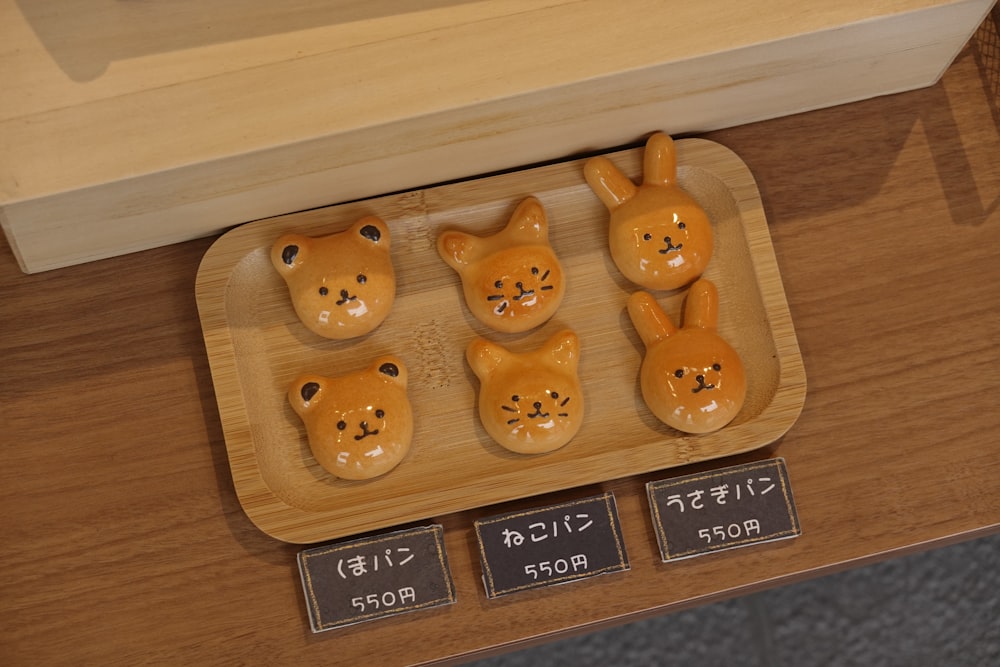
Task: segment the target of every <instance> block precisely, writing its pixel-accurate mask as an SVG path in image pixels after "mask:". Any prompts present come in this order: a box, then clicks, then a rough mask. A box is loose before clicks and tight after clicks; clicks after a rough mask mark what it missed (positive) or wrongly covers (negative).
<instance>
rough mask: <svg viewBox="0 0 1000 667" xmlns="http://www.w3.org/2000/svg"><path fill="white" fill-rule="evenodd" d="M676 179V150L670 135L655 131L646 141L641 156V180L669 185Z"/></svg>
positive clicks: (651, 183) (652, 183)
mask: <svg viewBox="0 0 1000 667" xmlns="http://www.w3.org/2000/svg"><path fill="white" fill-rule="evenodd" d="M676 180H677V151H676V150H675V149H674V140H673V139H672V138H670V135H668V134H664V133H662V132H657V133H656V134H654V135H653V136H651V137H650V138H649V139H648V140H647V141H646V150H645V152H644V153H643V156H642V182H643V183H645V184H647V185H671V184H673V182H674V181H676Z"/></svg>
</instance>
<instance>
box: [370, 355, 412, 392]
mask: <svg viewBox="0 0 1000 667" xmlns="http://www.w3.org/2000/svg"><path fill="white" fill-rule="evenodd" d="M371 367H372V369H374V370H375V371H376V372H377V373H378V374H379V375H378V377H379V378H380V379H381V380H383V381H384V382H391V383H392V384H397V385H399V386H400V387H402V388H403V389H406V381H407V378H408V376H409V374H408V373H407V370H406V365H405V364H404V363H403V360H402V359H400V358H399V357H393V356H385V357H379V358H378V359H376V360H375V361H374V362H373V363H372V365H371Z"/></svg>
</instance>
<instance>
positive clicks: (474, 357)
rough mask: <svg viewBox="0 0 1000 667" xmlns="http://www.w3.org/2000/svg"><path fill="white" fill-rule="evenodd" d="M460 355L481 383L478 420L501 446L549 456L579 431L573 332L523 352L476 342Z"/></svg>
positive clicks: (576, 345) (579, 392)
mask: <svg viewBox="0 0 1000 667" xmlns="http://www.w3.org/2000/svg"><path fill="white" fill-rule="evenodd" d="M465 356H466V360H467V361H468V362H469V366H470V367H471V368H472V370H473V372H474V373H475V374H476V377H478V378H479V381H480V387H479V419H480V421H481V422H482V424H483V428H485V429H486V432H487V433H488V434H489V435H490V437H491V438H493V439H494V440H495V441H496V442H497V443H499V444H500V445H502V446H503V447H505V448H507V449H509V450H511V451H513V452H518V453H520V454H541V453H543V452H551V451H553V450H556V449H559V448H560V447H562V446H563V445H565V444H566V443H568V442H569V441H570V440H571V439H572V438H573V436H574V435H576V433H577V431H579V430H580V425H581V424H582V423H583V391H582V389H581V387H580V380H579V378H578V376H577V368H578V366H579V362H580V341H579V339H578V338H577V335H576V334H575V333H573V332H572V331H563V332H561V333H557V334H555V335H554V336H552V337H551V338H549V339H548V340H547V341H546V342H545V343H544V344H543V345H542V346H541V347H540V348H538V349H537V350H533V351H529V352H522V353H516V352H511V351H510V350H508V349H507V348H505V347H503V346H501V345H498V344H496V343H493V342H490V341H488V340H486V339H484V338H476V339H475V340H473V341H472V342H471V343H470V344H469V346H468V348H467V349H466V355H465Z"/></svg>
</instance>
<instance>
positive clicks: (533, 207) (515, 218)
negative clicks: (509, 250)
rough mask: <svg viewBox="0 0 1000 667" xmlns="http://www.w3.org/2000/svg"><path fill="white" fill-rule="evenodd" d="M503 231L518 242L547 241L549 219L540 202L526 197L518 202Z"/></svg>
mask: <svg viewBox="0 0 1000 667" xmlns="http://www.w3.org/2000/svg"><path fill="white" fill-rule="evenodd" d="M505 231H506V232H507V233H508V234H510V236H511V237H512V238H514V239H515V240H516V241H517V242H519V243H539V242H541V243H547V242H548V238H549V221H548V219H547V218H546V217H545V209H544V208H543V207H542V202H540V201H538V199H536V198H535V197H528V198H527V199H525V200H524V201H522V202H521V203H520V204H518V205H517V208H516V209H514V214H513V215H511V216H510V222H508V223H507V228H506V230H505Z"/></svg>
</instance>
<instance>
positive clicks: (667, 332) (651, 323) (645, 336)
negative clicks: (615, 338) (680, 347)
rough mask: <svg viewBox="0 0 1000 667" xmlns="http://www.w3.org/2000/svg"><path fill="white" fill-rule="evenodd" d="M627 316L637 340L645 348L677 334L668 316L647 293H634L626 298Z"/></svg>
mask: <svg viewBox="0 0 1000 667" xmlns="http://www.w3.org/2000/svg"><path fill="white" fill-rule="evenodd" d="M627 307H628V315H629V317H630V318H631V319H632V326H634V327H635V330H636V332H637V333H638V334H639V338H641V339H642V342H643V344H644V345H645V346H646V347H650V346H651V345H654V344H655V343H658V342H660V341H661V340H665V339H666V338H669V337H670V336H672V335H674V334H675V333H677V327H675V326H674V323H673V322H672V321H671V320H670V316H669V315H667V314H666V313H665V312H663V309H662V308H660V304H658V303H656V299H654V298H653V295H652V294H650V293H649V292H641V291H640V292H635V293H634V294H632V296H630V297H629V298H628V306H627Z"/></svg>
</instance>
